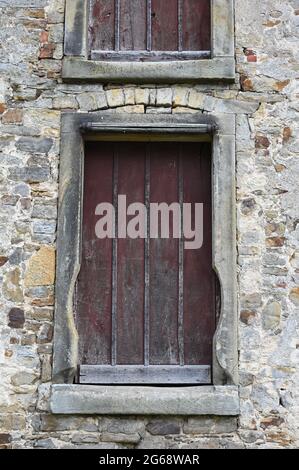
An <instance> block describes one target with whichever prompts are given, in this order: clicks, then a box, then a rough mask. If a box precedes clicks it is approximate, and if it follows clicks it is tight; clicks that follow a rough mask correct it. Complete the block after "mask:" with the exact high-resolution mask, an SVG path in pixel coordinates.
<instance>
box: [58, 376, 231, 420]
mask: <svg viewBox="0 0 299 470" xmlns="http://www.w3.org/2000/svg"><path fill="white" fill-rule="evenodd" d="M50 410H51V412H52V413H53V414H67V415H68V414H84V415H93V414H96V415H101V414H102V415H189V416H198V415H216V416H237V415H238V414H239V393H238V387H237V386H197V387H194V386H192V387H150V386H148V387H146V386H97V385H65V384H57V385H56V384H55V385H52V388H51V397H50Z"/></svg>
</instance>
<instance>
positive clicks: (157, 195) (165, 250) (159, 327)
mask: <svg viewBox="0 0 299 470" xmlns="http://www.w3.org/2000/svg"><path fill="white" fill-rule="evenodd" d="M177 148H178V145H177V144H176V143H173V142H171V143H159V145H157V144H151V146H150V202H151V203H161V202H166V203H167V204H171V203H172V202H178V150H177ZM162 155H163V157H162ZM161 157H162V158H161ZM171 235H172V234H171ZM178 252H179V250H178V239H173V238H170V239H161V238H158V239H151V240H150V262H149V265H150V269H149V299H150V308H149V325H150V327H149V341H150V352H149V362H150V364H169V365H170V364H178V363H179V362H178V360H179V351H178V314H177V312H178Z"/></svg>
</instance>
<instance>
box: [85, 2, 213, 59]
mask: <svg viewBox="0 0 299 470" xmlns="http://www.w3.org/2000/svg"><path fill="white" fill-rule="evenodd" d="M90 8H91V10H90V16H89V53H90V58H91V59H94V60H107V59H108V60H117V61H119V60H134V61H149V60H150V61H151V60H181V59H203V58H209V57H210V55H211V2H210V0H167V1H165V0H91V5H90Z"/></svg>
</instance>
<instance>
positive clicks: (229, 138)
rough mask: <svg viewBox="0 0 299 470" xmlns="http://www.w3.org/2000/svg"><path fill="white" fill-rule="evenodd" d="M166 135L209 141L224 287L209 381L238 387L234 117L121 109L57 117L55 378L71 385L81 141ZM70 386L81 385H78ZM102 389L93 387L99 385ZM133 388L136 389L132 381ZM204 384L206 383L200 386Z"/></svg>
mask: <svg viewBox="0 0 299 470" xmlns="http://www.w3.org/2000/svg"><path fill="white" fill-rule="evenodd" d="M115 134H122V135H128V138H129V139H130V140H132V139H133V140H136V139H138V136H140V135H142V134H143V135H148V134H163V135H164V136H167V135H172V138H174V139H175V140H176V139H180V138H182V139H185V140H186V138H196V139H198V140H201V139H209V140H212V143H213V144H212V159H213V171H212V174H213V176H212V177H213V181H212V187H213V265H214V269H215V271H216V273H217V275H218V279H219V283H220V288H221V308H220V317H219V321H218V326H217V330H216V333H215V336H214V354H213V384H214V385H216V386H219V385H220V386H221V385H226V386H227V385H228V386H229V385H237V383H238V365H237V364H238V351H237V283H236V208H235V199H236V196H235V118H234V117H232V116H228V115H220V114H219V115H210V114H202V113H198V114H197V113H196V114H181V115H163V114H161V115H159V114H157V115H155V116H150V115H129V116H128V115H124V114H109V113H95V114H85V113H65V114H63V116H62V134H61V155H60V182H59V215H58V236H57V272H56V303H55V327H54V359H53V383H56V384H72V383H73V380H74V377H75V374H76V371H77V365H78V333H77V331H76V328H75V323H74V312H73V297H74V288H75V283H76V279H77V276H78V273H79V270H80V256H81V225H82V199H83V168H84V142H85V140H89V139H92V140H94V139H95V138H96V139H99V140H101V138H103V135H105V136H106V137H107V135H110V136H111V140H113V136H115ZM74 387H82V386H81V385H76V386H74ZM100 388H101V387H99V386H98V390H100ZM137 388H138V387H137ZM201 388H202V389H204V388H205V387H201Z"/></svg>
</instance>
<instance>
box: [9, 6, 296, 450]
mask: <svg viewBox="0 0 299 470" xmlns="http://www.w3.org/2000/svg"><path fill="white" fill-rule="evenodd" d="M235 14H236V24H235V40H236V68H237V74H236V81H235V83H234V84H231V85H227V84H221V83H219V84H214V85H194V86H190V85H185V86H184V85H179V86H175V85H171V86H170V85H168V84H167V83H165V84H164V85H163V86H162V85H159V86H151V85H148V86H135V85H134V84H132V85H126V86H116V85H114V86H112V85H105V86H102V85H101V84H95V85H90V84H89V85H88V84H86V85H84V84H81V85H74V84H65V83H63V82H62V80H61V60H62V56H63V28H64V0H0V25H1V28H0V122H1V124H0V159H1V166H0V201H1V204H0V234H1V235H0V281H1V287H0V335H1V338H0V377H1V380H0V448H4V449H5V448H10V447H12V448H14V449H17V448H32V447H33V448H72V447H74V448H98V449H101V448H103V449H110V448H111V449H113V448H182V449H188V448H256V447H259V448H292V447H298V445H299V336H298V331H299V316H298V308H299V253H298V236H299V214H298V203H299V194H298V179H299V148H298V135H299V130H298V127H299V120H298V117H299V115H298V113H299V102H298V93H299V89H298V77H299V68H298V40H299V2H298V0H284V1H283V2H282V1H281V0H250V1H248V0H235ZM68 110H78V112H80V111H84V112H91V113H92V112H94V111H98V110H107V112H110V113H111V112H112V113H113V112H123V113H182V112H184V113H193V112H198V111H202V112H213V111H214V112H221V113H227V114H233V115H236V116H237V135H236V152H237V172H236V183H237V194H236V198H237V204H238V233H237V248H238V289H239V315H240V322H239V367H240V398H241V413H240V416H239V417H238V419H236V418H230V417H227V418H226V417H217V418H216V417H212V416H208V417H202V418H200V417H188V418H187V417H184V418H183V417H180V416H177V417H172V418H169V419H167V418H166V417H163V418H162V417H159V416H150V417H142V416H138V417H132V416H130V417H115V416H114V417H109V416H104V417H103V416H98V417H97V416H93V417H90V416H86V417H84V416H82V417H78V416H68V417H66V416H54V415H51V414H50V413H49V411H48V399H47V398H48V393H49V388H50V384H51V362H52V330H53V302H54V295H55V294H54V282H55V240H56V221H57V185H58V170H59V145H60V118H61V113H62V112H63V111H68Z"/></svg>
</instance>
